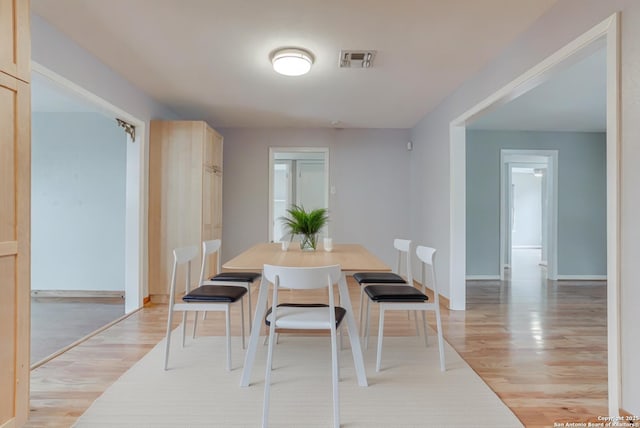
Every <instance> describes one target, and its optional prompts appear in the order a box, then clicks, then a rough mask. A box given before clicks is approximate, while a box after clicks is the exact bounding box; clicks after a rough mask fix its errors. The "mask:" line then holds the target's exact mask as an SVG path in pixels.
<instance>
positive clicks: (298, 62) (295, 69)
mask: <svg viewBox="0 0 640 428" xmlns="http://www.w3.org/2000/svg"><path fill="white" fill-rule="evenodd" d="M271 63H272V64H273V69H274V70H275V71H276V72H277V73H280V74H284V75H285V76H301V75H303V74H307V73H308V72H309V70H311V65H312V64H313V55H311V53H309V52H307V51H305V50H304V49H298V48H287V49H280V50H277V51H275V52H274V53H273V55H272V56H271Z"/></svg>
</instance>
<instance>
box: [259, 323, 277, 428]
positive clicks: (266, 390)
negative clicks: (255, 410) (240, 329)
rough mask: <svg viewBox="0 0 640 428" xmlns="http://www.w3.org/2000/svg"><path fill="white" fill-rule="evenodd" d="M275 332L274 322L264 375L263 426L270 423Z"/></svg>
mask: <svg viewBox="0 0 640 428" xmlns="http://www.w3.org/2000/svg"><path fill="white" fill-rule="evenodd" d="M274 334H275V328H274V323H271V326H269V348H268V351H267V370H266V373H265V376H264V403H263V404H262V428H267V426H268V425H269V423H268V420H269V398H270V396H269V394H270V392H271V370H272V365H273V343H274V342H275V340H274V337H273V335H274Z"/></svg>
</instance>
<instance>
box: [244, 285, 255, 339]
mask: <svg viewBox="0 0 640 428" xmlns="http://www.w3.org/2000/svg"><path fill="white" fill-rule="evenodd" d="M247 298H248V299H249V334H251V329H252V328H253V327H252V326H253V322H252V319H251V317H252V315H251V307H252V306H251V283H248V284H247ZM243 319H244V318H243Z"/></svg>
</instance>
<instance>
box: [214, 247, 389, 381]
mask: <svg viewBox="0 0 640 428" xmlns="http://www.w3.org/2000/svg"><path fill="white" fill-rule="evenodd" d="M265 264H270V265H276V266H290V267H319V266H329V265H336V264H339V265H340V267H341V269H342V272H343V275H342V278H341V279H340V281H339V282H338V291H339V295H340V306H342V307H343V308H345V310H346V315H345V318H346V321H347V331H348V333H349V341H350V344H351V353H352V355H353V363H354V365H355V368H356V377H357V379H358V385H360V386H367V376H366V373H365V369H364V360H363V357H362V348H361V346H360V339H359V334H358V326H357V325H356V320H355V316H354V314H353V307H352V306H351V299H350V298H349V290H348V288H347V281H346V278H345V273H348V272H359V271H390V270H391V268H390V267H389V266H387V265H386V264H385V263H384V262H383V261H382V260H380V259H379V258H377V257H376V256H374V255H373V254H371V253H370V252H369V251H367V249H366V248H364V247H363V246H362V245H358V244H334V245H333V249H332V251H324V249H323V248H322V246H319V248H318V250H317V251H301V250H300V248H299V246H298V245H296V244H295V243H294V244H292V245H291V246H290V247H289V249H288V250H287V251H283V250H282V246H281V244H279V243H262V244H257V245H254V246H253V247H251V248H249V249H248V250H246V251H245V252H243V253H241V254H239V255H238V256H236V257H234V258H233V259H231V260H229V261H228V262H226V263H225V264H224V265H223V266H222V267H223V268H224V269H225V270H228V271H234V270H245V271H246V270H252V271H262V269H263V266H264V265H265ZM268 293H269V284H268V283H267V281H266V280H265V279H264V276H263V277H262V280H261V282H260V291H259V294H258V302H257V303H256V309H255V317H254V318H253V325H252V326H251V337H250V339H249V346H248V348H247V352H246V354H245V360H244V367H243V369H242V377H241V379H240V386H242V387H246V386H249V382H250V378H251V372H252V370H253V363H254V361H255V357H256V352H257V348H258V342H259V338H260V330H261V328H260V327H261V324H262V323H263V322H264V317H265V313H266V311H267V297H268Z"/></svg>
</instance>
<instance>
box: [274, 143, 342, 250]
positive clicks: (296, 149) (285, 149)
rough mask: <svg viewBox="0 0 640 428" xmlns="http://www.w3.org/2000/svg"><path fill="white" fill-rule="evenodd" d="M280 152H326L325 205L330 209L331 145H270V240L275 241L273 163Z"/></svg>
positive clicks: (327, 227)
mask: <svg viewBox="0 0 640 428" xmlns="http://www.w3.org/2000/svg"><path fill="white" fill-rule="evenodd" d="M279 152H287V153H324V180H325V206H326V207H327V209H329V147H286V146H285V147H269V215H268V216H267V217H268V221H269V223H268V227H267V228H268V230H269V235H268V236H269V242H273V240H274V236H273V222H274V221H275V219H274V218H273V165H274V160H275V159H274V158H275V154H276V153H279ZM329 227H330V226H329V224H327V225H326V226H325V228H326V230H327V236H330V235H329Z"/></svg>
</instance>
